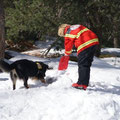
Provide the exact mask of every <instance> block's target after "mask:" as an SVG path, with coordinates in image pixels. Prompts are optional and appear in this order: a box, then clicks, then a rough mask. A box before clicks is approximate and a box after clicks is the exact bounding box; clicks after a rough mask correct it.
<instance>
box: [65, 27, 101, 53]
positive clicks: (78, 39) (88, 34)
mask: <svg viewBox="0 0 120 120" xmlns="http://www.w3.org/2000/svg"><path fill="white" fill-rule="evenodd" d="M64 34H65V37H64V39H65V42H64V46H65V54H67V55H69V54H71V52H72V48H73V45H75V47H76V48H77V54H79V53H80V52H81V51H83V50H84V49H86V48H89V47H91V46H93V45H97V44H99V41H98V37H97V36H96V34H95V33H93V32H92V31H91V30H89V29H88V28H86V27H85V26H83V25H71V26H67V27H66V28H65V30H64Z"/></svg>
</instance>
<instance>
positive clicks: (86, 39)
mask: <svg viewBox="0 0 120 120" xmlns="http://www.w3.org/2000/svg"><path fill="white" fill-rule="evenodd" d="M58 35H59V36H60V37H64V39H65V41H64V46H65V56H69V55H70V54H71V52H72V47H73V45H75V47H76V48H77V55H78V74H79V78H78V82H77V83H74V84H72V87H74V88H78V89H83V90H86V88H87V86H88V85H89V79H90V67H91V64H92V61H93V57H94V53H95V50H96V46H97V45H98V44H99V41H98V37H97V36H96V34H95V33H93V32H92V31H91V30H89V29H88V28H86V27H85V26H83V25H69V24H62V25H60V26H59V28H58Z"/></svg>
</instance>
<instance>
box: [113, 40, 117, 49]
mask: <svg viewBox="0 0 120 120" xmlns="http://www.w3.org/2000/svg"><path fill="white" fill-rule="evenodd" d="M113 44H114V48H118V39H117V38H114V40H113Z"/></svg>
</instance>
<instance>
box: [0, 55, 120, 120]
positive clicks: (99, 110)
mask: <svg viewBox="0 0 120 120" xmlns="http://www.w3.org/2000/svg"><path fill="white" fill-rule="evenodd" d="M23 58H24V59H30V60H33V61H35V60H37V61H38V60H40V61H42V62H44V63H46V64H48V65H49V66H52V67H53V70H48V71H47V72H46V81H47V84H43V83H41V82H36V83H34V82H33V81H32V80H29V86H30V89H25V88H24V87H23V83H22V81H17V89H16V90H14V91H13V90H12V83H11V80H10V77H9V74H6V73H0V120H120V63H119V62H116V64H117V65H115V66H114V64H112V62H111V61H113V60H114V58H110V59H109V58H107V59H98V58H96V57H95V58H94V62H93V65H92V67H91V78H90V86H89V87H88V88H87V90H86V91H83V90H78V89H75V88H72V87H71V85H72V83H74V82H77V79H78V67H77V63H76V62H72V61H69V66H68V69H67V70H66V71H58V64H59V59H60V58H55V59H43V58H38V57H32V56H28V55H20V54H19V55H16V56H15V57H13V58H11V59H10V60H11V61H15V60H18V59H23ZM117 60H120V59H119V58H117Z"/></svg>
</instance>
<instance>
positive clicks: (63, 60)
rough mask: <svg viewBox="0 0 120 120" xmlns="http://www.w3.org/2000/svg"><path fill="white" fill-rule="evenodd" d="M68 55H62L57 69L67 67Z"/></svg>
mask: <svg viewBox="0 0 120 120" xmlns="http://www.w3.org/2000/svg"><path fill="white" fill-rule="evenodd" d="M69 59H70V57H69V56H62V57H61V59H60V62H59V66H58V70H66V69H67V67H68V61H69Z"/></svg>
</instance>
